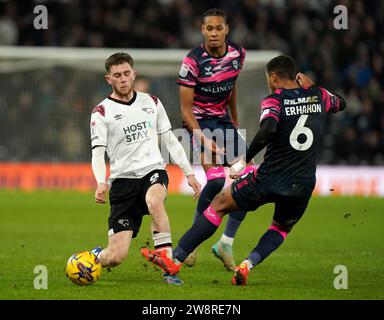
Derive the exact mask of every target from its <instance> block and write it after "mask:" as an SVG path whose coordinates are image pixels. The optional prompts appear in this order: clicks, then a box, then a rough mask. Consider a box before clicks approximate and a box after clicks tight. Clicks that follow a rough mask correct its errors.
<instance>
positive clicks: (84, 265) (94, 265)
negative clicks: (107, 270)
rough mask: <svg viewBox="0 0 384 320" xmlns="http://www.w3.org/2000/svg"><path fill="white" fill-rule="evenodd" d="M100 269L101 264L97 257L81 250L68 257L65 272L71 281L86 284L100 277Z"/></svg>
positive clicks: (80, 284)
mask: <svg viewBox="0 0 384 320" xmlns="http://www.w3.org/2000/svg"><path fill="white" fill-rule="evenodd" d="M101 270H102V266H101V263H100V261H99V260H98V259H97V257H96V256H95V255H94V254H93V253H91V252H89V251H83V252H79V253H75V254H74V255H72V256H71V257H70V258H69V259H68V262H67V266H66V268H65V274H66V276H67V277H68V278H69V280H71V281H72V282H73V283H75V284H77V285H79V286H88V285H90V284H92V283H94V282H96V281H97V280H98V279H99V278H100V275H101Z"/></svg>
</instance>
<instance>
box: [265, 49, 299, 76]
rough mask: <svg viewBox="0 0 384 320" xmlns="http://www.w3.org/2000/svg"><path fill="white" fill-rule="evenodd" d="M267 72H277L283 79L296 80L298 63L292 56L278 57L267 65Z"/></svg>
mask: <svg viewBox="0 0 384 320" xmlns="http://www.w3.org/2000/svg"><path fill="white" fill-rule="evenodd" d="M267 72H268V74H271V73H272V72H275V73H276V74H277V75H278V76H279V77H280V78H282V79H289V80H295V79H296V62H295V60H294V59H293V58H291V57H290V56H285V55H281V56H277V57H275V58H273V59H272V60H270V61H269V62H268V64H267Z"/></svg>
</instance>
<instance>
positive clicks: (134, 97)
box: [108, 90, 137, 106]
mask: <svg viewBox="0 0 384 320" xmlns="http://www.w3.org/2000/svg"><path fill="white" fill-rule="evenodd" d="M136 97H137V92H136V91H135V90H133V97H132V99H131V100H129V101H123V100H119V99H115V98H112V97H111V96H108V99H109V100H112V101H115V102H117V103H121V104H126V105H128V106H130V105H131V104H132V103H134V102H135V100H136Z"/></svg>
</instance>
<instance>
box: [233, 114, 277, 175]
mask: <svg viewBox="0 0 384 320" xmlns="http://www.w3.org/2000/svg"><path fill="white" fill-rule="evenodd" d="M277 124H278V122H277V121H276V120H275V119H274V118H272V117H268V118H266V119H265V120H263V121H262V122H261V124H260V129H259V131H258V132H257V133H256V135H255V137H254V138H253V140H252V142H251V144H250V145H249V148H248V150H247V153H246V155H245V159H244V158H242V159H241V160H240V161H238V162H236V163H235V164H234V165H233V166H232V167H231V168H230V175H231V176H234V177H236V176H237V175H238V174H239V173H240V172H242V171H243V170H244V169H245V167H246V165H247V163H249V162H250V161H252V159H253V158H254V157H255V156H256V155H257V154H258V153H259V152H260V151H261V150H263V149H264V148H265V147H266V146H267V145H268V143H270V142H271V141H272V140H273V138H274V136H275V133H276V131H277Z"/></svg>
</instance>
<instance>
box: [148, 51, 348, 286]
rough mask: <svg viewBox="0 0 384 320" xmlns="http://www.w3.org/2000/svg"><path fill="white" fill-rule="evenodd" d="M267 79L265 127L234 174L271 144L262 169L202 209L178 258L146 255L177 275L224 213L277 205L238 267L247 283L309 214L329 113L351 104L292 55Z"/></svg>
mask: <svg viewBox="0 0 384 320" xmlns="http://www.w3.org/2000/svg"><path fill="white" fill-rule="evenodd" d="M266 77H267V83H268V87H269V88H270V91H271V94H270V95H269V96H267V97H266V98H265V99H264V100H263V101H262V102H261V117H260V129H259V131H258V132H257V134H256V136H255V137H254V139H253V141H252V143H251V144H250V146H249V149H248V151H247V153H246V157H245V158H243V159H240V160H239V161H238V162H236V163H235V164H234V165H233V166H232V167H231V168H230V171H231V175H232V176H233V177H236V176H238V174H239V172H241V171H242V170H243V169H244V167H245V165H246V163H248V162H249V161H250V160H251V159H252V158H253V157H254V156H255V155H256V154H257V153H258V152H259V151H261V150H262V149H263V148H264V147H267V150H266V153H265V156H264V161H263V162H262V164H261V165H260V167H259V168H258V170H257V172H256V171H253V172H250V173H248V174H247V175H244V176H241V177H240V178H238V179H236V180H235V181H234V182H233V184H232V185H231V186H230V187H228V188H226V189H225V190H224V191H222V192H221V193H220V194H219V195H217V196H216V197H215V199H214V200H213V201H212V203H211V204H210V205H209V206H208V208H207V209H205V210H204V212H201V214H200V215H199V216H198V217H197V219H196V221H195V223H194V224H193V226H192V227H191V228H190V229H189V230H188V231H187V232H186V233H185V234H184V235H183V236H182V237H181V239H180V240H179V242H178V246H177V247H176V248H175V249H174V251H173V259H164V258H163V257H160V256H159V255H158V254H157V252H156V251H153V250H152V251H148V252H146V257H147V259H148V260H149V261H152V262H153V263H154V264H155V265H158V266H162V268H163V270H166V271H167V272H170V273H171V274H177V273H178V272H179V270H180V266H181V265H182V263H183V261H185V259H186V258H187V256H188V255H189V254H190V253H191V252H192V251H193V250H194V249H195V248H196V247H197V246H198V245H200V244H201V243H202V242H203V241H205V240H206V239H208V238H209V237H211V236H212V235H213V234H214V233H215V231H216V229H217V228H218V227H219V225H220V223H221V221H222V218H223V216H224V215H225V214H227V213H229V212H232V211H235V210H239V209H242V210H244V211H253V210H256V209H257V208H258V207H260V206H262V205H264V204H266V203H274V204H275V211H274V215H273V219H272V223H271V226H270V227H269V228H268V230H267V231H266V232H265V233H264V235H263V236H262V237H261V238H260V239H259V242H258V243H257V245H256V247H255V248H254V249H253V250H252V251H251V252H250V254H249V255H248V257H247V258H246V259H245V260H244V261H243V262H242V263H241V264H240V265H239V266H237V267H236V269H235V273H234V276H233V278H232V284H234V285H245V284H246V282H247V278H248V275H249V271H250V270H252V269H253V268H254V267H255V266H257V265H258V264H260V263H261V262H262V261H264V260H265V259H266V258H267V257H268V256H269V255H270V254H271V253H272V252H274V251H275V250H276V249H277V248H279V247H280V245H281V244H282V243H283V242H284V240H285V239H286V238H287V235H288V233H289V232H290V231H291V230H292V228H293V226H294V225H295V224H296V223H297V222H298V221H299V220H300V218H301V217H302V215H303V214H304V212H305V210H306V208H307V206H308V202H309V200H310V198H311V195H312V191H313V189H314V187H315V183H316V159H317V152H318V149H319V145H320V141H321V137H322V135H323V126H324V123H325V122H326V121H327V115H328V114H329V113H336V112H338V111H341V110H343V109H345V107H346V103H345V100H344V99H343V98H342V97H341V96H339V95H338V94H336V93H331V92H329V91H327V90H326V89H324V88H322V87H320V86H318V85H315V84H314V83H313V81H312V80H311V79H310V78H309V77H308V76H306V75H304V74H302V73H298V74H296V63H295V61H294V60H293V59H292V58H291V57H288V56H278V57H275V58H273V59H272V60H271V61H269V62H268V64H267V68H266Z"/></svg>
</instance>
